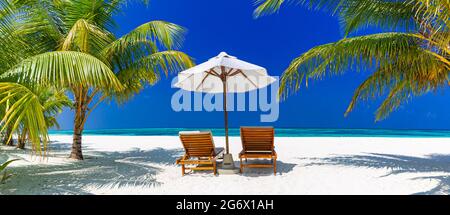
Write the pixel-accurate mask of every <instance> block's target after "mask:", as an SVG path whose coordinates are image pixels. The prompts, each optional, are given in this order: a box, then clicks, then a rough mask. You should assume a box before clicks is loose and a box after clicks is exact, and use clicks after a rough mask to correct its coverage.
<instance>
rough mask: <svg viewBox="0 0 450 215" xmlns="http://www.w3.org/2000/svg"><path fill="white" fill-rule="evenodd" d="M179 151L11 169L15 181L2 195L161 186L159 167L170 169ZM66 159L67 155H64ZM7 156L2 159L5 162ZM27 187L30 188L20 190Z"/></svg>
mask: <svg viewBox="0 0 450 215" xmlns="http://www.w3.org/2000/svg"><path fill="white" fill-rule="evenodd" d="M179 155H180V150H178V149H176V150H165V149H162V148H158V149H154V150H150V151H142V150H139V149H134V150H132V151H126V152H98V153H91V154H90V155H89V156H86V159H85V160H84V161H73V162H70V163H67V164H62V165H48V164H33V165H32V166H17V167H14V168H13V169H12V172H13V173H14V177H13V178H12V179H11V180H9V181H8V182H7V183H6V184H3V185H0V193H1V194H39V195H47V194H52V195H55V194H91V193H89V192H88V191H86V190H87V189H86V188H94V189H95V188H103V187H105V188H106V187H123V186H128V185H132V186H144V187H151V186H158V185H160V184H161V183H160V182H158V181H157V180H156V179H155V175H156V174H157V173H158V172H161V171H163V169H161V166H160V165H171V164H173V163H174V160H175V159H176V158H177V157H178V156H179ZM65 156H66V157H67V153H66V154H65ZM4 157H5V156H0V158H3V159H4ZM23 184H27V186H21V185H23Z"/></svg>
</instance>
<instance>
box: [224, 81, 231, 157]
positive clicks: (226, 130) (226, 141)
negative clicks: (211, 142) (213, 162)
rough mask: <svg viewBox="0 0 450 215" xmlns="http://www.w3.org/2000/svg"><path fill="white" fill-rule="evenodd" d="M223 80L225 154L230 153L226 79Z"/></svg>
mask: <svg viewBox="0 0 450 215" xmlns="http://www.w3.org/2000/svg"><path fill="white" fill-rule="evenodd" d="M224 79H225V80H223V113H224V118H225V146H226V152H227V154H230V150H229V142H228V111H227V80H226V77H225V78H224Z"/></svg>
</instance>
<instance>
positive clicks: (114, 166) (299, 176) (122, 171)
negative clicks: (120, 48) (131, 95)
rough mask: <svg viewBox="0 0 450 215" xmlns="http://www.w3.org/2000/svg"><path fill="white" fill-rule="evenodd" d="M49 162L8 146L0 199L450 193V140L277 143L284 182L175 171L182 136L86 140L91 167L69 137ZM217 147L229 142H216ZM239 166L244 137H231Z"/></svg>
mask: <svg viewBox="0 0 450 215" xmlns="http://www.w3.org/2000/svg"><path fill="white" fill-rule="evenodd" d="M51 139H52V141H54V142H53V143H52V144H51V150H50V156H49V157H48V159H47V160H42V159H40V158H39V157H36V156H31V155H30V151H25V152H24V151H21V150H16V149H11V148H6V147H2V148H1V150H0V162H1V161H4V160H6V159H11V158H17V157H20V158H22V159H23V160H22V161H19V162H16V163H13V165H12V167H13V168H11V171H13V172H14V173H15V174H16V175H15V176H14V177H13V178H11V179H10V180H9V181H8V182H7V183H6V184H4V185H0V193H1V194H449V192H450V139H444V138H431V139H424V138H283V137H281V138H276V151H277V153H278V156H279V162H278V175H277V176H274V175H273V174H272V171H271V170H270V169H251V170H248V171H246V173H245V174H243V175H220V176H214V175H213V174H211V173H194V174H188V175H186V176H185V177H181V170H180V167H178V166H176V165H175V164H174V162H175V159H176V158H178V157H179V156H180V155H182V153H183V150H182V148H181V143H180V142H179V140H178V137H166V136H158V137H155V136H152V137H143V136H141V137H136V136H85V137H84V147H83V150H84V153H85V158H86V160H85V161H81V162H77V161H71V160H69V159H67V157H68V155H69V151H70V146H71V145H70V142H71V136H52V137H51ZM215 142H216V145H217V146H223V145H224V144H223V143H224V138H223V137H216V139H215ZM230 142H231V152H232V153H233V155H234V157H235V160H236V161H237V159H236V158H237V154H238V153H239V151H240V150H241V143H240V140H239V138H237V137H232V138H231V139H230Z"/></svg>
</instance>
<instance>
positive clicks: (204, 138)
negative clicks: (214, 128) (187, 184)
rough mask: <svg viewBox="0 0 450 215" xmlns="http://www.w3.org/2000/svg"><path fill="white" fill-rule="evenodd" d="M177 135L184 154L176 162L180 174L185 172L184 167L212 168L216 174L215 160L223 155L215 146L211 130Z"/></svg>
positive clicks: (220, 149)
mask: <svg viewBox="0 0 450 215" xmlns="http://www.w3.org/2000/svg"><path fill="white" fill-rule="evenodd" d="M179 136H180V140H181V143H182V144H183V147H184V150H185V154H184V155H183V157H181V158H179V159H177V161H176V163H177V164H180V165H181V173H182V175H183V176H184V175H185V174H186V169H189V170H212V171H213V172H214V175H216V174H217V164H216V160H217V159H219V158H220V156H222V155H223V151H224V150H223V148H215V146H214V141H213V137H212V134H211V132H210V131H207V132H180V134H179Z"/></svg>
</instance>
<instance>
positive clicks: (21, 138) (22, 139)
mask: <svg viewBox="0 0 450 215" xmlns="http://www.w3.org/2000/svg"><path fill="white" fill-rule="evenodd" d="M27 137H28V130H27V129H26V128H23V130H22V132H21V133H19V134H18V135H17V148H19V149H25V145H26V142H27Z"/></svg>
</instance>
